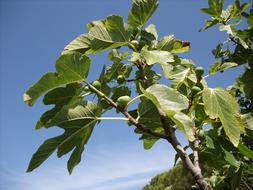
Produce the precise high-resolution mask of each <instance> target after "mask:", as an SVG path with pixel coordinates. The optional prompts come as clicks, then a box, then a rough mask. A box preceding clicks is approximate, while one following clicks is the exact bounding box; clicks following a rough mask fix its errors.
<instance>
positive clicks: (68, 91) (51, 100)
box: [35, 83, 83, 129]
mask: <svg viewBox="0 0 253 190" xmlns="http://www.w3.org/2000/svg"><path fill="white" fill-rule="evenodd" d="M82 89H83V86H82V85H81V84H79V83H72V84H68V85H67V86H66V87H58V88H55V89H53V90H51V91H49V92H48V93H47V94H46V95H45V96H44V98H43V102H44V104H45V105H49V104H55V107H54V108H53V109H51V110H49V111H46V112H45V113H44V114H43V115H42V116H41V117H40V119H39V121H38V122H37V124H36V127H35V128H36V129H40V128H42V127H44V126H45V125H46V123H47V122H48V121H49V120H50V119H52V118H53V117H54V116H55V115H56V114H57V113H58V112H59V111H60V110H61V108H62V107H63V106H64V105H69V104H73V103H75V102H79V101H80V99H81V96H80V93H81V92H82Z"/></svg>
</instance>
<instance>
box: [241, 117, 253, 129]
mask: <svg viewBox="0 0 253 190" xmlns="http://www.w3.org/2000/svg"><path fill="white" fill-rule="evenodd" d="M241 118H242V121H243V124H244V126H245V128H247V129H250V130H252V131H253V116H252V113H247V114H243V115H241Z"/></svg>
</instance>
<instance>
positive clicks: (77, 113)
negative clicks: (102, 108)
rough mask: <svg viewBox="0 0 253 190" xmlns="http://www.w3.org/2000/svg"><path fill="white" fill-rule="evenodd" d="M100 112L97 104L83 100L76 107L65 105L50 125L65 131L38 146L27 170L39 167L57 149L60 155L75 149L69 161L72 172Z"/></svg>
mask: <svg viewBox="0 0 253 190" xmlns="http://www.w3.org/2000/svg"><path fill="white" fill-rule="evenodd" d="M98 114H99V111H98V110H97V107H96V105H95V104H93V103H91V102H86V101H85V102H81V103H80V104H77V105H76V106H75V107H73V106H72V107H70V106H64V107H63V108H62V110H61V111H60V112H59V113H58V114H57V115H56V116H55V117H54V118H53V119H52V121H51V122H50V124H48V127H49V126H54V125H57V126H58V127H60V128H62V129H64V130H65V132H64V133H63V134H62V135H59V136H56V137H54V138H50V139H48V140H46V141H45V142H44V143H43V144H42V145H41V146H40V147H39V148H38V150H37V151H36V152H35V154H34V155H33V157H32V159H31V161H30V163H29V166H28V169H27V172H31V171H32V170H34V169H35V168H37V167H39V166H40V165H41V164H42V163H43V162H44V161H45V160H46V159H47V158H48V157H49V156H50V155H51V154H52V153H53V152H54V151H55V150H56V149H58V156H59V157H60V156H62V155H64V154H66V153H68V152H70V151H71V150H73V149H74V151H73V152H72V154H71V156H70V159H69V161H68V170H69V172H70V173H71V172H72V170H73V168H74V166H76V165H77V164H78V163H79V162H80V160H81V153H82V152H83V150H84V148H83V146H84V145H85V144H86V143H87V141H88V139H89V137H90V135H91V132H92V130H93V127H94V126H95V123H96V116H97V115H98Z"/></svg>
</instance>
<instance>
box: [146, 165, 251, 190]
mask: <svg viewBox="0 0 253 190" xmlns="http://www.w3.org/2000/svg"><path fill="white" fill-rule="evenodd" d="M202 169H203V171H204V172H203V173H204V176H205V177H206V176H209V175H210V174H211V173H213V171H212V168H211V167H208V166H205V167H204V168H203V167H202ZM227 180H228V179H227ZM229 180H232V179H231V178H230V179H229ZM235 182H236V181H235ZM229 189H231V188H230V187H225V186H224V187H221V188H220V190H229ZM251 189H253V170H252V168H247V169H245V170H244V171H243V173H242V179H241V181H240V184H239V187H238V188H237V190H251ZM142 190H199V187H197V186H196V185H195V181H194V179H193V177H192V176H191V174H190V173H189V172H188V171H187V170H186V169H185V168H184V167H183V164H182V162H179V163H178V164H176V166H175V167H173V168H172V169H170V170H169V171H166V172H163V173H161V174H158V175H156V176H155V177H153V178H152V179H151V181H150V182H149V184H147V185H145V187H143V189H142Z"/></svg>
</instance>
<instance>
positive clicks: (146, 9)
mask: <svg viewBox="0 0 253 190" xmlns="http://www.w3.org/2000/svg"><path fill="white" fill-rule="evenodd" d="M158 4H159V2H158V0H133V5H132V9H131V11H130V12H129V14H128V23H129V25H130V26H131V27H132V28H137V27H143V26H144V24H145V23H146V22H147V21H148V19H149V18H150V17H151V16H152V15H153V13H154V12H155V10H156V8H157V7H158Z"/></svg>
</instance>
